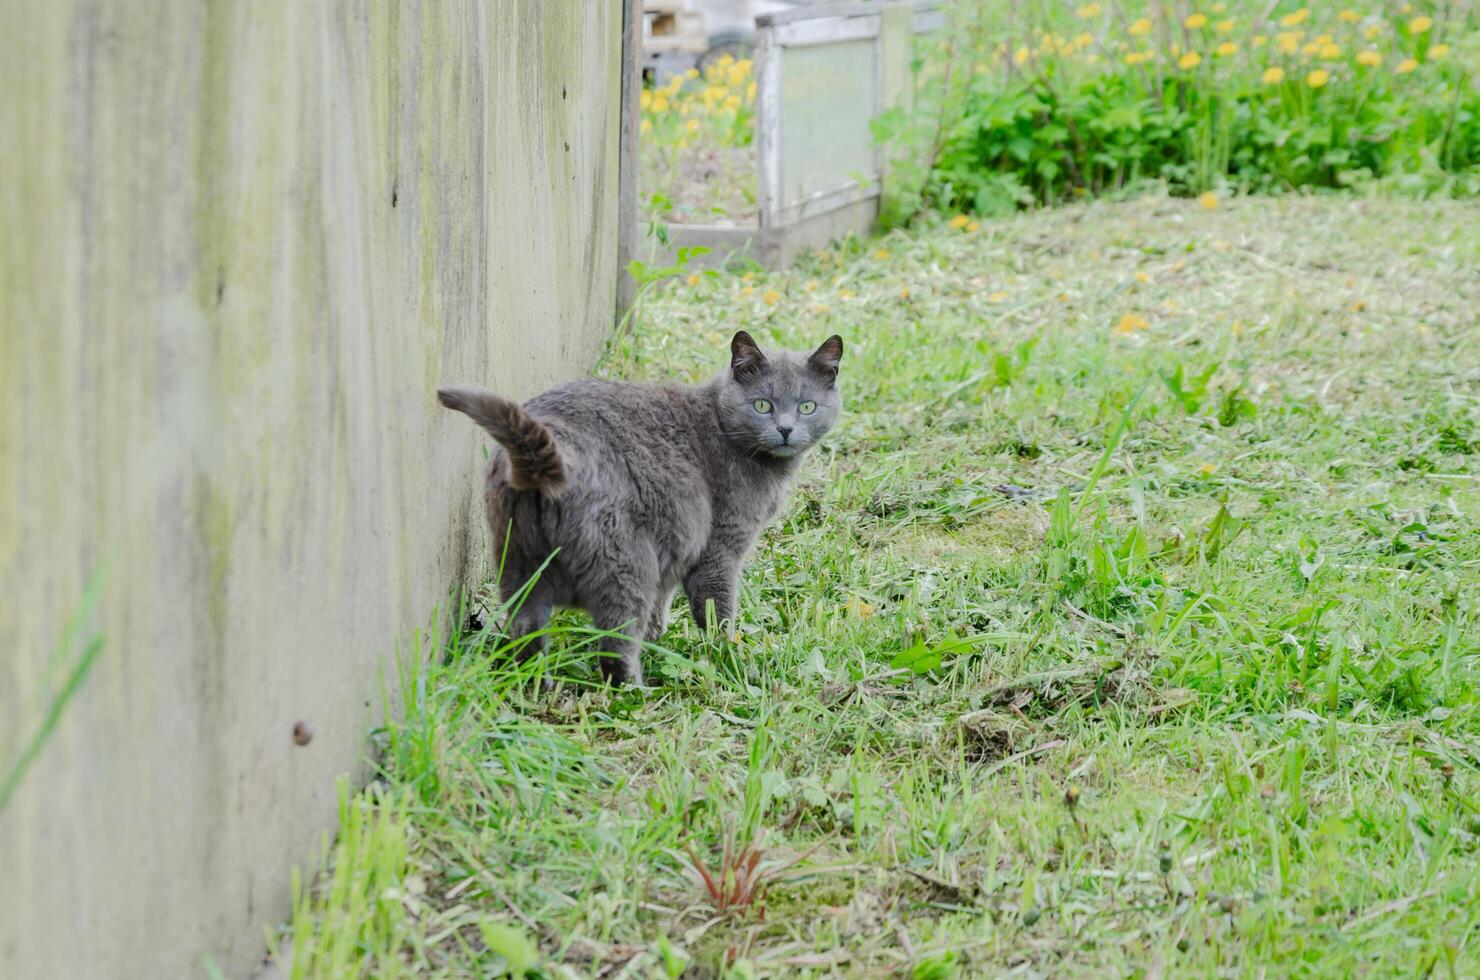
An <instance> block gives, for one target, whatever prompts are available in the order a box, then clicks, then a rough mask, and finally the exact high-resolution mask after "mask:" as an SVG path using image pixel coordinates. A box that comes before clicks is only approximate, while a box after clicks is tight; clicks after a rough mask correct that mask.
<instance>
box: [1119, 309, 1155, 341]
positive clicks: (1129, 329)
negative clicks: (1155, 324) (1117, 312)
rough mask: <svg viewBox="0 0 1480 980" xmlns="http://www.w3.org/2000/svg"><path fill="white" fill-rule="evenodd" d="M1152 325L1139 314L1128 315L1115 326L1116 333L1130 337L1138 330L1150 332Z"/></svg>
mask: <svg viewBox="0 0 1480 980" xmlns="http://www.w3.org/2000/svg"><path fill="white" fill-rule="evenodd" d="M1149 329H1151V324H1150V323H1147V322H1146V318H1145V317H1144V316H1142V315H1141V314H1139V313H1127V314H1126V315H1125V316H1123V317H1121V318H1120V320H1119V321H1117V322H1116V324H1115V332H1116V333H1118V334H1121V335H1123V336H1130V335H1131V334H1133V333H1135V332H1136V331H1138V330H1149Z"/></svg>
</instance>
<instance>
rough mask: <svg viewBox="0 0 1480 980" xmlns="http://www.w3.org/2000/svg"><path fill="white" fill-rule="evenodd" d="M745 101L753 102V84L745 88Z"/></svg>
mask: <svg viewBox="0 0 1480 980" xmlns="http://www.w3.org/2000/svg"><path fill="white" fill-rule="evenodd" d="M745 101H746V102H754V101H755V82H751V83H750V84H749V85H747V86H745Z"/></svg>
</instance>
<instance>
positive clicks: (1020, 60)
mask: <svg viewBox="0 0 1480 980" xmlns="http://www.w3.org/2000/svg"><path fill="white" fill-rule="evenodd" d="M1031 57H1033V52H1032V51H1029V50H1028V49H1027V47H1021V48H1018V49H1017V50H1016V51H1014V52H1013V53H1012V60H1013V63H1014V64H1019V65H1022V64H1026V63H1027V61H1028V59H1029V58H1031Z"/></svg>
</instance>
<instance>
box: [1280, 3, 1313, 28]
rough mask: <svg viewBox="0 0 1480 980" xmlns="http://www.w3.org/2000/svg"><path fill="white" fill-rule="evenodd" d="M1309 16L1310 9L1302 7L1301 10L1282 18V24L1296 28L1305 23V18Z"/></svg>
mask: <svg viewBox="0 0 1480 980" xmlns="http://www.w3.org/2000/svg"><path fill="white" fill-rule="evenodd" d="M1309 16H1310V8H1308V7H1301V8H1300V9H1299V10H1296V11H1293V12H1291V13H1288V14H1286V15H1285V16H1283V17H1281V18H1280V23H1281V24H1283V25H1284V26H1285V27H1294V26H1295V25H1296V24H1301V23H1304V22H1305V18H1307V17H1309Z"/></svg>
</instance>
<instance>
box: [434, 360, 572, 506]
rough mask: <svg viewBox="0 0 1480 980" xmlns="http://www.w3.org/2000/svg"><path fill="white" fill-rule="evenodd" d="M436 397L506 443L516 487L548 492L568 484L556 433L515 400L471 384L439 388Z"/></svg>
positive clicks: (498, 440) (511, 483) (510, 478)
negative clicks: (531, 415) (553, 433)
mask: <svg viewBox="0 0 1480 980" xmlns="http://www.w3.org/2000/svg"><path fill="white" fill-rule="evenodd" d="M437 400H438V401H440V402H441V403H442V404H443V405H444V406H446V407H447V408H450V409H452V410H453V411H457V412H462V413H463V414H464V415H466V416H467V417H468V418H470V419H472V420H473V421H474V422H477V423H478V424H479V425H480V426H482V427H483V430H484V431H485V432H487V433H488V434H489V435H491V436H493V439H494V441H495V442H497V443H498V444H499V445H500V446H503V447H504V450H505V451H506V452H508V454H509V469H510V470H511V473H510V477H509V485H510V486H512V487H513V488H514V489H515V490H535V491H537V492H539V493H542V494H546V495H549V494H553V493H555V492H556V491H558V490H559V489H560V488H561V487H563V486H565V461H564V460H562V459H561V458H560V449H559V448H558V447H557V446H556V445H555V437H554V436H553V435H551V433H550V430H549V429H547V428H545V427H544V426H543V425H542V424H540V422H539V421H538V420H536V419H534V418H531V417H530V416H529V414H528V413H526V412H525V411H524V409H522V408H520V407H519V406H518V405H516V404H515V403H514V402H511V401H509V400H508V399H507V398H500V397H499V396H498V395H495V394H494V393H493V392H491V391H487V390H485V389H483V388H474V387H471V386H468V385H455V386H450V387H447V388H439V389H438V390H437Z"/></svg>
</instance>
